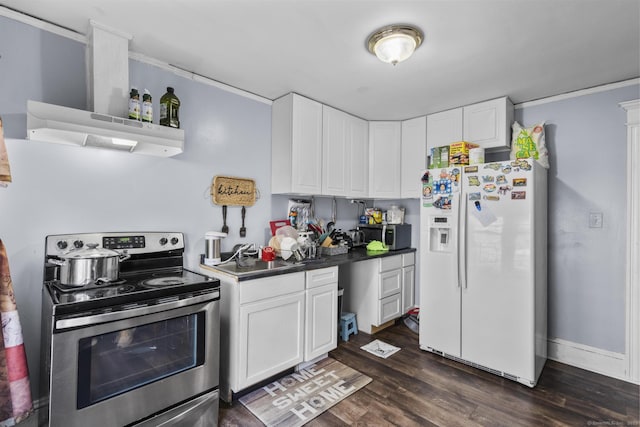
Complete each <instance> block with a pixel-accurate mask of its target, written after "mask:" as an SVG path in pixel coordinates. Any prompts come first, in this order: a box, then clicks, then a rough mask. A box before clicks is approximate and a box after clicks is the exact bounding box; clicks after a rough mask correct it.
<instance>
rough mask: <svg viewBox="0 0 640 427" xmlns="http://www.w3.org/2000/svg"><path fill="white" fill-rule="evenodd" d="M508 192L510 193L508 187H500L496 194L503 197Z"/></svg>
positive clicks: (509, 187)
mask: <svg viewBox="0 0 640 427" xmlns="http://www.w3.org/2000/svg"><path fill="white" fill-rule="evenodd" d="M509 191H511V186H510V185H501V186H500V188H498V194H502V195H503V196H505V195H506V194H507V193H508V192H509Z"/></svg>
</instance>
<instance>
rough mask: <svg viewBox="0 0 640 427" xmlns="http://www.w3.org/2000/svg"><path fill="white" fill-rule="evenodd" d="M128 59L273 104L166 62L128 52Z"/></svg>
mask: <svg viewBox="0 0 640 427" xmlns="http://www.w3.org/2000/svg"><path fill="white" fill-rule="evenodd" d="M129 59H133V60H135V61H138V62H143V63H145V64H149V65H153V66H154V67H158V68H161V69H163V70H167V71H170V72H172V73H174V74H176V75H178V76H180V77H184V78H185V79H189V80H193V81H194V82H199V83H204V84H206V85H209V86H214V87H217V88H218V89H222V90H224V91H227V92H230V93H233V94H235V95H240V96H243V97H245V98H249V99H253V100H254V101H258V102H262V103H264V104H267V105H271V104H273V101H272V100H270V99H268V98H264V97H262V96H259V95H256V94H255V93H251V92H247V91H245V90H242V89H238V88H236V87H233V86H229V85H228V84H225V83H222V82H219V81H216V80H213V79H210V78H208V77H205V76H201V75H199V74H195V73H192V72H191V71H187V70H184V69H182V68H179V67H176V66H175V65H171V64H168V63H166V62H162V61H159V60H157V59H155V58H151V57H149V56H146V55H143V54H141V53H137V52H129Z"/></svg>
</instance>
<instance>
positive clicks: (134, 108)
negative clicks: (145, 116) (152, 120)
mask: <svg viewBox="0 0 640 427" xmlns="http://www.w3.org/2000/svg"><path fill="white" fill-rule="evenodd" d="M129 118H130V119H131V120H140V94H139V93H138V89H136V88H135V87H133V88H131V92H130V93H129Z"/></svg>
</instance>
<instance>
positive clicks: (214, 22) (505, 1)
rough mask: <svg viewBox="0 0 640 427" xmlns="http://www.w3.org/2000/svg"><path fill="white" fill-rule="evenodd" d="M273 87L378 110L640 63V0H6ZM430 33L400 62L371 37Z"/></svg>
mask: <svg viewBox="0 0 640 427" xmlns="http://www.w3.org/2000/svg"><path fill="white" fill-rule="evenodd" d="M0 1H1V2H2V5H4V6H6V7H8V8H11V9H14V10H17V11H21V12H24V13H26V14H29V15H32V16H35V17H37V18H40V19H42V20H45V21H49V22H51V23H54V24H56V25H59V26H62V27H65V28H68V29H71V30H73V31H76V32H78V33H80V34H87V32H88V27H89V19H93V20H95V21H97V22H99V23H100V24H103V25H107V26H109V27H112V28H115V29H117V30H120V31H123V32H125V33H129V34H131V35H132V36H133V39H132V41H131V42H130V45H129V49H130V51H132V52H137V53H141V54H143V55H146V56H149V57H151V58H154V59H157V60H160V61H163V62H166V63H169V64H172V65H175V66H177V67H180V68H183V69H185V70H188V71H191V72H194V73H196V74H200V75H202V76H205V77H208V78H210V79H213V80H216V81H219V82H222V83H225V84H227V85H230V86H233V87H236V88H238V89H242V90H244V91H247V92H251V93H254V94H256V95H259V96H261V97H265V98H268V99H275V98H278V97H280V96H282V95H284V94H286V93H288V92H292V91H293V92H297V93H299V94H301V95H305V96H308V97H310V98H313V99H316V100H318V101H320V102H322V103H325V104H328V105H331V106H333V107H336V108H339V109H341V110H344V111H347V112H350V113H352V114H355V115H357V116H360V117H362V118H365V119H368V120H384V119H387V120H397V119H407V118H411V117H416V116H419V115H423V114H427V113H432V112H436V111H441V110H445V109H448V108H453V107H458V106H461V105H465V104H470V103H474V102H478V101H482V100H485V99H490V98H496V97H500V96H503V95H508V96H509V97H510V98H511V100H512V101H513V102H514V103H521V102H525V101H531V100H534V99H539V98H543V97H547V96H551V95H557V94H561V93H565V92H570V91H573V90H577V89H583V88H587V87H593V86H598V85H601V84H606V83H613V82H618V81H623V80H627V79H631V78H636V77H639V76H640V0H466V1H463V0H440V1H429V0H422V1H419V0H413V1H402V0H386V1H372V0H315V1H314V0H277V1H276V0H273V1H272V0H135V1H130V0H56V1H53V0H0ZM395 23H407V24H413V25H415V26H417V27H419V28H420V29H421V30H422V31H423V32H424V33H425V42H424V43H423V45H422V46H421V47H420V48H419V49H418V50H417V51H416V53H415V54H414V56H413V57H411V58H410V59H409V60H407V61H406V62H403V63H400V64H398V65H397V66H395V67H394V66H392V65H389V64H385V63H382V62H380V61H379V60H378V59H377V58H375V57H374V56H373V55H371V54H370V53H369V52H368V50H367V49H366V40H367V37H368V36H369V35H370V34H371V33H372V32H373V31H375V30H376V29H378V28H379V27H382V26H385V25H389V24H395Z"/></svg>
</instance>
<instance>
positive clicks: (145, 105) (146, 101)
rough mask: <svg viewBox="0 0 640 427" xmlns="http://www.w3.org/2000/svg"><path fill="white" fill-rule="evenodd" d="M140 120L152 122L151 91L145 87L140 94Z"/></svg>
mask: <svg viewBox="0 0 640 427" xmlns="http://www.w3.org/2000/svg"><path fill="white" fill-rule="evenodd" d="M142 121H143V122H147V123H151V122H153V105H152V104H151V93H149V91H148V90H147V89H145V90H144V94H143V95H142Z"/></svg>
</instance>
